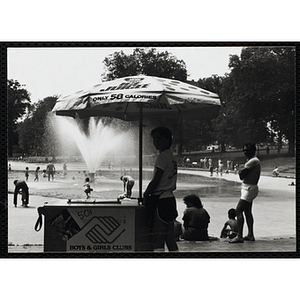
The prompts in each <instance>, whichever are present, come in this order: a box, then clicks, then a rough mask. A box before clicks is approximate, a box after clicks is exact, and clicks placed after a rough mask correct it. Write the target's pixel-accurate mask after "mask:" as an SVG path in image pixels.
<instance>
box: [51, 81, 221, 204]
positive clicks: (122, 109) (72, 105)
mask: <svg viewBox="0 0 300 300" xmlns="http://www.w3.org/2000/svg"><path fill="white" fill-rule="evenodd" d="M219 108H220V99H219V97H218V95H217V94H215V93H212V92H209V91H207V90H204V89H201V88H199V87H196V86H193V85H191V84H187V83H183V82H181V81H178V80H175V79H167V78H160V77H152V76H145V75H140V76H128V77H124V78H118V79H115V80H112V81H106V82H102V83H99V84H97V85H94V86H93V87H92V88H91V89H89V90H81V91H78V92H77V93H75V94H73V95H69V96H65V97H62V98H59V99H58V100H57V101H56V104H55V106H54V108H53V111H54V112H55V113H56V115H60V116H71V117H74V118H75V117H77V116H78V117H79V118H88V117H92V116H108V117H114V118H119V119H122V120H126V121H134V120H139V121H140V122H139V124H140V126H139V200H141V199H142V157H143V155H142V149H143V145H142V127H143V118H145V117H146V118H147V117H151V118H161V117H172V118H178V119H181V118H183V117H186V118H188V119H204V118H205V119H211V118H214V117H216V116H217V114H218V112H219Z"/></svg>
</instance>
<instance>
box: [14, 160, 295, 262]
mask: <svg viewBox="0 0 300 300" xmlns="http://www.w3.org/2000/svg"><path fill="white" fill-rule="evenodd" d="M13 166H14V171H17V170H20V171H21V170H24V164H23V163H19V164H16V163H14V164H13ZM34 168H35V166H33V165H30V169H32V170H33V169H34ZM72 168H73V170H74V171H75V170H76V168H75V166H70V168H69V169H70V170H71V169H72ZM14 171H12V173H11V174H10V176H9V181H8V253H43V240H44V232H43V229H44V228H42V229H41V230H40V231H39V232H36V231H35V230H34V225H35V222H36V220H37V217H38V214H37V208H38V207H40V206H43V204H44V202H46V201H51V199H52V198H51V197H45V195H44V196H41V195H39V193H38V192H37V191H38V190H43V189H44V188H45V187H47V188H49V185H51V187H52V188H53V189H54V190H55V188H57V187H60V186H62V185H65V182H63V181H62V180H60V179H59V178H57V179H56V180H55V181H54V182H48V181H47V180H46V179H44V180H43V181H42V180H41V181H40V182H38V183H37V182H33V178H31V181H29V182H28V185H29V188H30V191H31V192H32V195H30V205H29V207H28V208H23V207H21V206H18V207H17V208H15V207H13V204H12V199H13V188H14V187H13V180H12V178H13V177H14V175H13V172H14ZM179 173H180V174H189V175H193V176H205V177H209V173H208V172H207V171H204V170H198V169H185V170H179ZM214 177H216V175H214ZM16 179H17V178H16ZM217 180H226V181H228V182H231V183H232V182H236V183H237V184H239V183H240V180H239V178H238V175H236V174H233V173H230V174H223V176H222V177H221V176H219V177H218V178H217ZM291 182H294V183H295V178H293V177H291V176H288V177H272V176H267V175H262V176H261V179H260V182H259V187H260V193H259V196H258V197H257V199H255V203H254V205H253V214H254V218H255V224H254V231H255V237H256V241H255V242H244V243H243V244H229V243H228V240H224V239H219V233H220V231H221V227H222V225H223V224H224V222H225V221H226V217H227V216H226V214H227V210H228V209H229V208H230V207H235V205H236V203H237V201H238V197H236V194H234V196H232V197H231V196H228V197H227V196H226V197H223V198H219V197H218V195H216V196H215V197H210V198H209V199H206V198H202V202H203V204H204V207H205V208H206V209H207V210H208V212H209V214H210V216H211V224H210V226H209V235H210V236H212V237H213V238H214V240H213V241H205V242H188V241H179V242H178V247H179V251H180V252H181V253H193V254H195V257H201V253H203V255H204V256H205V254H207V253H212V254H213V253H232V252H233V253H243V252H252V253H256V252H257V253H262V252H267V253H270V255H272V253H276V252H286V253H295V251H296V200H295V194H296V193H295V189H296V187H295V186H291V185H290V184H291ZM179 188H180V185H179ZM53 200H54V198H53ZM177 201H178V200H177ZM184 208H185V206H184V205H183V203H182V201H178V212H179V217H178V219H179V220H180V219H181V218H182V214H183V210H184ZM245 232H246V229H245Z"/></svg>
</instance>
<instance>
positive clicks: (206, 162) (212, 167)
mask: <svg viewBox="0 0 300 300" xmlns="http://www.w3.org/2000/svg"><path fill="white" fill-rule="evenodd" d="M183 165H184V166H185V167H199V168H201V169H204V170H209V172H210V176H213V174H214V172H215V173H216V175H220V176H223V173H230V172H234V173H235V174H237V169H238V164H235V163H234V161H233V160H230V159H227V160H226V165H225V164H224V162H223V161H222V159H218V162H217V164H214V163H213V160H212V158H211V157H209V158H207V157H204V158H200V160H199V163H198V162H192V161H191V159H190V158H188V157H183Z"/></svg>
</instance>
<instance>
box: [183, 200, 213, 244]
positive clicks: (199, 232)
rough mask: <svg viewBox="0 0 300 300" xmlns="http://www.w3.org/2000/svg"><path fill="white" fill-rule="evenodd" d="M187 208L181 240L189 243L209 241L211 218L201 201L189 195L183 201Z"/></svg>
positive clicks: (184, 214)
mask: <svg viewBox="0 0 300 300" xmlns="http://www.w3.org/2000/svg"><path fill="white" fill-rule="evenodd" d="M183 202H184V203H185V205H186V206H187V208H186V210H185V211H184V213H183V218H182V220H183V233H182V235H181V238H182V239H184V240H187V241H207V240H208V231H207V229H208V224H209V222H210V216H209V214H208V212H207V211H206V210H205V209H204V208H203V205H202V203H201V200H200V198H199V197H198V196H196V195H189V196H186V197H185V198H184V199H183Z"/></svg>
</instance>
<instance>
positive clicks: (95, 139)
mask: <svg viewBox="0 0 300 300" xmlns="http://www.w3.org/2000/svg"><path fill="white" fill-rule="evenodd" d="M54 118H55V123H56V128H58V129H59V132H60V137H61V140H62V142H63V143H66V142H67V139H70V138H71V140H72V141H73V142H75V143H76V145H77V147H78V149H79V151H80V153H81V154H82V157H83V159H84V161H85V163H86V165H87V168H88V171H89V173H88V177H89V178H90V181H91V182H93V181H94V180H95V173H96V171H97V170H98V169H99V168H100V165H101V164H102V163H103V162H104V161H105V160H106V159H107V158H108V157H109V156H112V155H115V156H116V155H117V156H121V155H122V156H126V153H128V154H129V153H130V151H133V150H132V146H130V145H133V141H132V136H131V134H130V133H129V132H127V133H126V132H125V133H124V132H122V133H121V132H118V131H117V130H116V129H115V128H114V127H113V126H112V125H107V124H105V123H104V121H103V120H102V119H100V120H99V119H96V118H94V117H91V118H89V120H88V126H86V128H85V127H84V126H82V121H81V120H77V119H72V118H69V117H61V116H59V117H56V116H55V117H54ZM80 121H81V122H80Z"/></svg>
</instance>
